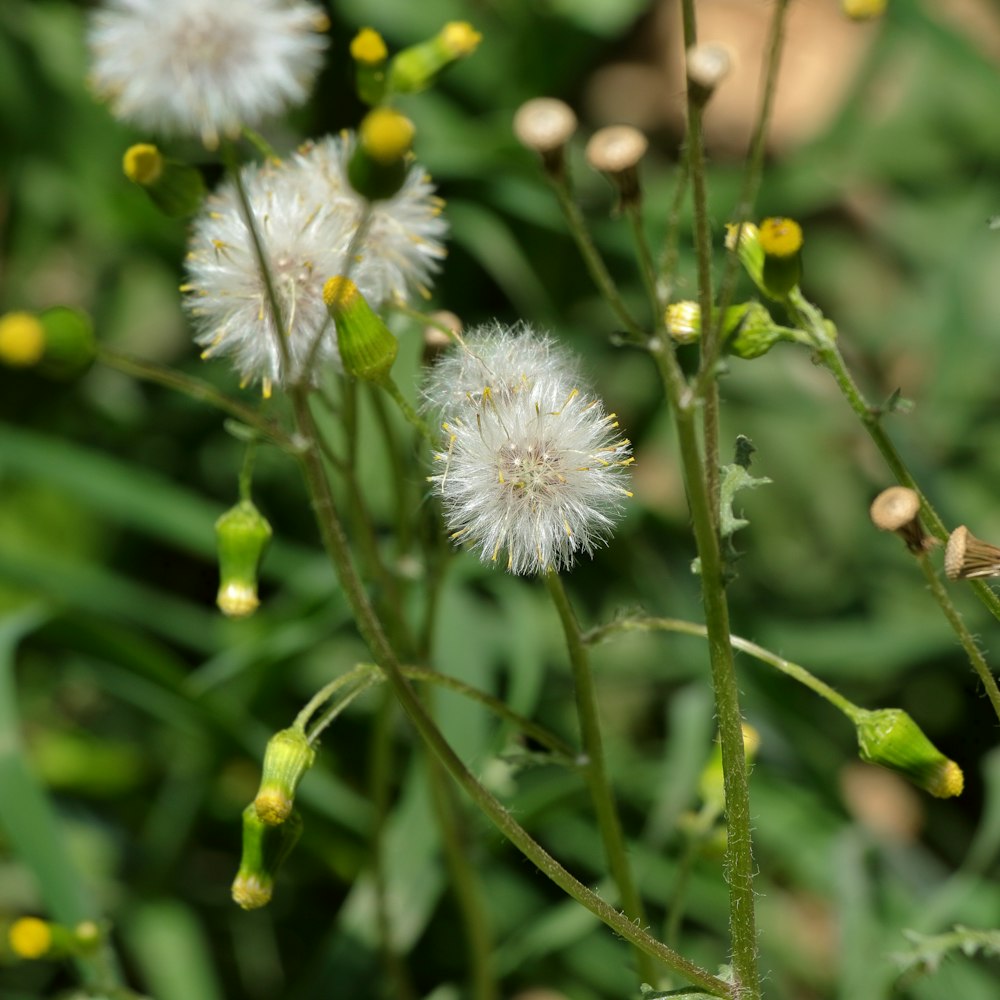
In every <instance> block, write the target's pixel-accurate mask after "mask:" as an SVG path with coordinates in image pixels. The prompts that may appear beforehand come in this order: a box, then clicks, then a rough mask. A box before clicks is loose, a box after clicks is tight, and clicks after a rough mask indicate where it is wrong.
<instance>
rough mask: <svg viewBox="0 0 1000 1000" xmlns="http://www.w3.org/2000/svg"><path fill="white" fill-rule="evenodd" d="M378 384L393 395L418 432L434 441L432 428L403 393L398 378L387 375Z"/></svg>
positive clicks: (428, 439) (401, 410) (395, 401)
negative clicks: (397, 382) (397, 381)
mask: <svg viewBox="0 0 1000 1000" xmlns="http://www.w3.org/2000/svg"><path fill="white" fill-rule="evenodd" d="M378 384H379V386H380V387H381V388H382V389H385V391H386V392H387V393H388V394H389V395H390V396H391V397H392V400H393V402H394V403H395V404H396V405H397V406H398V407H399V409H400V412H401V413H402V414H403V416H404V417H405V418H406V420H407V422H408V423H410V424H411V425H412V426H413V427H414V428H415V429H416V431H417V433H418V434H420V436H421V437H422V438H423V439H424V440H425V441H430V442H432V443H433V441H434V438H433V436H432V435H431V432H430V428H429V427H428V426H427V424H426V423H425V422H424V419H423V417H421V416H420V414H419V413H417V411H416V410H415V409H414V408H413V407H412V406H411V405H410V401H409V400H408V399H407V398H406V397H405V396H404V395H403V393H402V391H401V390H400V388H399V386H398V385H397V384H396V380H395V379H394V378H393V377H392V376H391V375H386V376H385V378H383V379H380V380H379V383H378Z"/></svg>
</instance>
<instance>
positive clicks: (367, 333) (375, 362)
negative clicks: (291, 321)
mask: <svg viewBox="0 0 1000 1000" xmlns="http://www.w3.org/2000/svg"><path fill="white" fill-rule="evenodd" d="M323 301H324V302H325V303H326V308H327V310H328V311H329V313H330V316H331V317H332V318H333V321H334V322H335V323H336V325H337V348H338V350H339V352H340V361H341V364H342V365H343V366H344V371H345V372H346V373H347V374H348V375H353V376H354V377H355V378H360V379H363V380H364V381H366V382H376V383H378V382H382V381H384V380H385V379H386V378H387V377H388V375H389V372H390V370H391V369H392V365H393V362H395V360H396V355H397V354H398V353H399V343H398V341H397V340H396V338H395V337H394V336H393V335H392V333H391V332H390V331H389V328H388V327H387V326H386V325H385V323H383V322H382V319H381V318H380V317H379V316H378V315H377V314H376V313H375V311H374V310H373V309H372V308H371V306H370V305H368V303H367V302H366V301H365V297H364V296H363V295H362V294H361V292H359V291H358V286H357V285H355V284H354V282H353V281H351V280H350V278H345V277H342V276H339V275H338V276H336V277H333V278H330V279H329V280H328V281H327V282H326V284H325V285H324V286H323Z"/></svg>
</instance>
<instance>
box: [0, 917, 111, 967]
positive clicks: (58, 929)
mask: <svg viewBox="0 0 1000 1000" xmlns="http://www.w3.org/2000/svg"><path fill="white" fill-rule="evenodd" d="M0 933H2V936H3V941H2V942H0V956H2V955H4V954H5V953H7V952H9V954H11V955H13V956H14V957H16V958H19V959H23V960H25V961H35V960H37V959H60V958H71V957H73V956H77V955H86V954H89V953H91V952H93V951H94V949H95V948H96V947H97V945H98V944H100V941H101V932H100V929H99V928H98V926H97V924H95V923H94V922H93V921H92V920H85V921H83V922H82V923H79V924H77V925H76V927H67V926H65V925H64V924H55V923H51V922H50V921H48V920H41V919H39V918H38V917H19V918H18V919H17V920H15V921H13V922H12V923H10V924H9V925H7V926H4V927H3V928H2V932H0Z"/></svg>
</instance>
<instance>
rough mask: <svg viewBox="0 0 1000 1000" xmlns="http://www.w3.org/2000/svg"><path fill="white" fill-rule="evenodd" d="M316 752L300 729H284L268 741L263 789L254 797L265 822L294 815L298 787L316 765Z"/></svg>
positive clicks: (261, 779) (262, 782) (281, 819)
mask: <svg viewBox="0 0 1000 1000" xmlns="http://www.w3.org/2000/svg"><path fill="white" fill-rule="evenodd" d="M315 760H316V751H315V750H314V749H313V748H312V746H311V745H310V743H309V740H308V739H307V738H306V734H305V733H304V732H303V731H302V730H301V729H295V728H291V729H281V730H279V731H278V732H276V733H275V734H274V735H273V736H272V737H271V739H270V740H269V741H268V744H267V749H266V750H265V751H264V764H263V766H262V768H261V777H260V788H258V789H257V797H256V798H255V799H254V800H253V806H254V809H255V810H256V812H257V816H258V817H259V818H260V820H261V822H262V823H266V824H267V825H268V826H277V825H278V824H279V823H284V822H285V820H286V819H287V818H288V816H289V815H290V814H291V811H292V805H293V804H294V802H295V790H296V789H297V788H298V786H299V782H300V781H301V780H302V776H303V775H304V774H305V773H306V771H308V770H309V768H310V767H312V766H313V761H315Z"/></svg>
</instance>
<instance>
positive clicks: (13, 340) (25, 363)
mask: <svg viewBox="0 0 1000 1000" xmlns="http://www.w3.org/2000/svg"><path fill="white" fill-rule="evenodd" d="M44 354H45V329H44V327H43V326H42V324H41V323H40V322H39V320H38V318H37V317H36V316H34V315H33V314H31V313H27V312H12V313H7V314H6V315H5V316H3V317H0V362H3V364H5V365H7V366H9V367H10V368H31V367H33V366H34V365H36V364H38V362H39V361H41V360H42V356H43V355H44Z"/></svg>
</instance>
